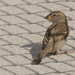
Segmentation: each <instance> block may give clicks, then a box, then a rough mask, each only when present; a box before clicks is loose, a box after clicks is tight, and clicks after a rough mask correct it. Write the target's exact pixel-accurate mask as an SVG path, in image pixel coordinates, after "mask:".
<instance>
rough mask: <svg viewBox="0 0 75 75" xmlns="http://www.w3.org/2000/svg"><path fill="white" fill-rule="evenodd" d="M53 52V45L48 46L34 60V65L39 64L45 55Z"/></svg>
mask: <svg viewBox="0 0 75 75" xmlns="http://www.w3.org/2000/svg"><path fill="white" fill-rule="evenodd" d="M51 50H52V44H48V45H47V46H46V48H45V49H44V50H41V51H40V53H39V54H38V55H37V56H36V57H35V58H34V60H33V62H32V64H39V63H40V62H41V61H42V59H43V58H44V57H45V55H46V54H47V53H48V52H50V51H51Z"/></svg>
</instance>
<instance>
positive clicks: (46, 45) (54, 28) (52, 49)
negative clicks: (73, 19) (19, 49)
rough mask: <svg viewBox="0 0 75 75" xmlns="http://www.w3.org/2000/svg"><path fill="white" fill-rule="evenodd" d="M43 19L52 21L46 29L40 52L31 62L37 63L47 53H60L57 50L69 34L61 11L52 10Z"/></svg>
mask: <svg viewBox="0 0 75 75" xmlns="http://www.w3.org/2000/svg"><path fill="white" fill-rule="evenodd" d="M45 19H48V20H50V21H52V23H53V24H52V25H51V26H49V28H48V29H47V31H46V33H45V36H44V39H43V41H42V48H41V50H40V53H39V54H38V55H37V56H36V57H35V58H34V60H33V64H39V63H40V62H41V60H42V59H43V58H44V57H45V55H46V54H47V53H56V54H59V53H60V54H62V52H59V50H60V49H61V48H62V47H63V45H64V44H65V43H66V41H67V37H68V35H69V27H68V23H67V18H66V16H65V15H64V14H63V13H62V12H60V11H53V12H52V13H50V14H49V15H47V16H46V17H45ZM63 53H66V52H63Z"/></svg>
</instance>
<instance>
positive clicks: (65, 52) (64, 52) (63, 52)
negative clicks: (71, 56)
mask: <svg viewBox="0 0 75 75" xmlns="http://www.w3.org/2000/svg"><path fill="white" fill-rule="evenodd" d="M73 52H75V50H69V51H58V52H57V54H67V53H73Z"/></svg>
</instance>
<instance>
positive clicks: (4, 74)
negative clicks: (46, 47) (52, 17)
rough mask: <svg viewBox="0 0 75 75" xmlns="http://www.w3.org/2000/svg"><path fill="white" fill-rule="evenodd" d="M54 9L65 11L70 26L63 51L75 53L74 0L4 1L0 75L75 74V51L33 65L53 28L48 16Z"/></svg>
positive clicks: (0, 18)
mask: <svg viewBox="0 0 75 75" xmlns="http://www.w3.org/2000/svg"><path fill="white" fill-rule="evenodd" d="M53 10H60V11H62V12H64V14H65V15H66V16H67V19H68V23H69V26H70V34H69V37H68V41H67V42H66V44H65V45H64V47H63V48H62V49H61V50H75V1H74V0H0V75H75V52H74V53H68V54H62V55H51V56H46V57H45V58H44V59H43V60H42V62H41V63H40V65H31V62H32V60H33V58H34V57H35V56H36V54H38V53H39V51H40V47H41V42H42V39H43V36H44V34H45V31H46V29H47V28H48V27H49V26H50V25H51V23H50V22H49V21H47V20H45V19H44V17H45V16H46V15H47V14H49V13H50V12H51V11H53Z"/></svg>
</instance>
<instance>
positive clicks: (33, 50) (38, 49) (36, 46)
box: [21, 43, 41, 59]
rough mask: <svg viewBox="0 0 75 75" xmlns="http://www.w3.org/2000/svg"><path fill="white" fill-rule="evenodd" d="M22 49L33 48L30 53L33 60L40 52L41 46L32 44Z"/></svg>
mask: <svg viewBox="0 0 75 75" xmlns="http://www.w3.org/2000/svg"><path fill="white" fill-rule="evenodd" d="M21 47H22V48H25V47H29V48H31V49H30V50H29V51H30V54H31V55H32V58H33V59H34V57H35V56H36V55H37V54H38V53H39V52H40V48H41V44H39V43H31V44H27V45H23V46H21Z"/></svg>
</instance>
